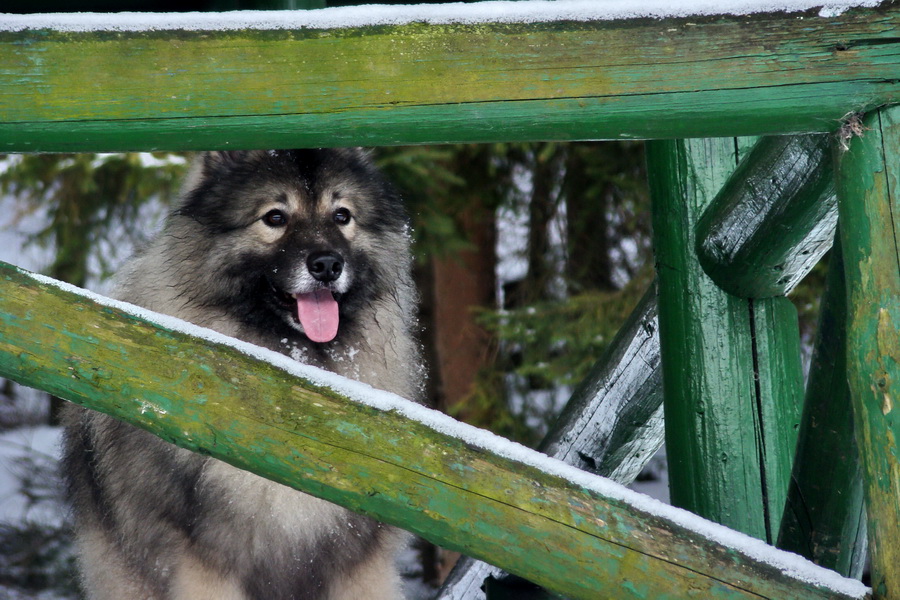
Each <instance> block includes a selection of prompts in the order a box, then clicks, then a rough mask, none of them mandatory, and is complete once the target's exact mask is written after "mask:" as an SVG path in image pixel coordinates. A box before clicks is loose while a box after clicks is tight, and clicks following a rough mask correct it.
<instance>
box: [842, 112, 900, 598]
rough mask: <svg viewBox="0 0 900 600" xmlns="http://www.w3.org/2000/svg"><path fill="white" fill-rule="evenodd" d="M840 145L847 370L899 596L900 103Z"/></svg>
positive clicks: (883, 550)
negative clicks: (843, 148)
mask: <svg viewBox="0 0 900 600" xmlns="http://www.w3.org/2000/svg"><path fill="white" fill-rule="evenodd" d="M862 124H863V126H864V127H865V130H863V131H862V136H861V137H854V138H853V139H852V140H850V144H849V150H848V151H846V152H843V151H841V150H838V167H837V171H838V185H837V190H838V210H839V214H840V223H841V225H840V228H841V238H842V243H843V246H842V247H843V252H844V267H845V273H846V279H847V314H848V322H847V375H848V379H849V381H850V393H851V396H852V398H853V418H854V424H855V427H856V440H857V445H858V446H859V452H860V457H861V460H862V465H863V477H864V480H865V490H866V503H867V512H868V529H869V547H870V550H871V552H872V569H873V573H872V588H873V590H874V592H875V597H876V598H879V599H881V598H883V599H886V600H897V599H900V545H898V544H897V540H898V539H900V108H898V107H892V108H888V109H884V110H879V111H876V112H873V113H871V114H870V115H868V116H867V118H866V119H865V120H864V121H863V123H862Z"/></svg>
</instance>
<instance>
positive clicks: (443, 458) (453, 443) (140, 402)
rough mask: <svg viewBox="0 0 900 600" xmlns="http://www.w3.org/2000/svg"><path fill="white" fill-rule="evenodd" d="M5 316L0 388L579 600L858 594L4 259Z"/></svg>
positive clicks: (0, 275) (853, 587)
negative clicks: (4, 380)
mask: <svg viewBox="0 0 900 600" xmlns="http://www.w3.org/2000/svg"><path fill="white" fill-rule="evenodd" d="M0 321H2V327H0V375H2V376H5V377H10V378H14V379H16V380H17V381H19V382H21V383H24V384H26V385H31V386H37V387H39V388H41V389H44V390H47V391H50V392H52V393H55V394H59V395H61V396H64V397H67V398H69V399H71V400H73V401H77V402H79V403H81V404H83V405H85V406H88V407H91V408H97V409H102V410H104V411H107V412H109V413H111V414H114V415H116V416H117V417H119V418H123V419H125V420H128V421H129V422H131V423H134V424H136V425H138V426H140V427H143V428H146V429H148V430H150V431H153V432H155V433H156V434H157V435H160V436H162V437H163V438H164V439H168V440H170V441H172V442H174V443H178V444H180V445H183V446H184V447H186V448H189V449H191V450H194V451H198V452H204V453H208V454H210V455H212V456H214V457H216V458H220V459H223V460H226V461H228V462H230V463H232V464H235V465H238V466H241V467H244V468H251V469H252V470H254V471H255V472H258V473H260V474H261V475H263V476H266V477H269V478H272V479H274V480H276V481H280V482H282V483H285V484H288V485H292V486H295V487H297V488H298V489H302V490H304V491H307V492H310V493H312V494H315V495H317V496H320V497H323V498H326V499H328V500H331V501H334V502H337V503H339V504H342V505H344V506H347V507H349V508H352V509H354V510H357V511H360V512H363V513H366V514H371V515H374V516H377V517H378V518H380V519H382V520H384V521H387V522H389V523H393V524H396V525H399V526H402V527H406V528H408V529H410V530H412V531H414V532H416V533H419V534H421V535H423V536H425V537H426V538H428V539H430V540H432V541H434V542H436V543H439V544H441V545H444V546H446V547H449V548H453V549H457V550H460V551H462V552H467V553H469V554H471V555H473V556H477V557H481V558H487V559H490V560H491V561H492V562H495V563H496V564H497V565H499V566H502V567H503V568H506V569H508V570H509V571H511V572H514V573H517V574H520V575H522V576H525V577H527V578H529V579H531V580H533V581H536V582H538V583H540V584H541V585H544V586H545V587H547V588H548V589H550V590H553V591H555V592H557V593H561V594H563V595H566V596H569V597H572V598H597V597H601V596H602V597H605V598H654V599H661V600H669V599H671V600H675V599H682V598H686V597H692V596H697V597H703V598H711V599H720V598H729V599H730V598H742V599H748V600H749V599H751V598H752V599H754V600H759V598H771V599H773V600H775V599H778V600H782V599H783V598H798V599H806V598H823V599H824V598H849V597H856V598H861V597H864V596H865V593H866V592H865V588H862V586H861V585H860V584H859V583H858V582H852V581H850V580H845V579H841V578H839V577H837V576H836V575H835V574H833V573H831V572H828V571H824V570H821V571H820V570H817V569H814V568H812V567H811V566H810V567H804V566H800V565H797V564H796V563H782V566H781V567H778V566H775V565H773V561H775V562H777V561H779V560H782V559H783V557H782V555H781V554H780V553H779V552H778V551H776V550H774V549H769V548H767V547H765V546H763V547H762V548H761V549H762V550H763V551H762V552H760V555H759V556H758V558H751V557H749V556H747V555H746V553H748V552H751V550H749V548H751V547H752V546H742V548H744V550H738V549H735V548H734V547H733V545H734V543H735V538H733V537H730V536H733V535H736V534H734V533H733V532H731V533H729V534H728V537H727V539H720V540H718V543H717V542H714V541H713V540H712V539H710V536H715V535H717V534H716V533H715V531H717V530H716V529H715V526H713V525H712V524H708V525H705V526H704V527H707V528H712V529H707V532H706V533H702V532H699V531H697V530H696V529H697V528H692V529H686V528H685V526H686V525H687V523H686V522H682V523H680V524H679V523H678V522H676V521H678V520H679V519H682V518H684V517H683V516H679V515H681V513H679V512H677V511H674V509H669V508H665V507H661V506H659V507H654V506H653V505H644V506H642V507H636V506H635V505H634V504H632V502H631V501H630V500H629V498H630V495H629V494H628V493H627V492H626V490H623V489H619V488H615V487H607V486H611V485H612V484H604V483H603V480H599V479H598V480H594V479H591V480H590V481H588V480H587V479H583V478H582V476H581V475H578V476H577V479H578V481H579V482H578V483H576V482H575V481H573V480H570V479H564V478H562V477H560V476H559V475H558V474H554V473H551V472H550V471H549V470H548V467H547V466H546V465H547V463H541V462H535V463H534V464H529V463H530V462H531V459H530V458H529V457H530V456H531V455H530V454H529V453H528V451H526V450H524V449H521V448H520V449H517V450H515V451H512V450H511V447H509V446H506V445H505V444H503V443H501V442H496V441H495V442H494V443H493V444H492V448H493V449H494V451H487V450H485V449H484V448H482V447H479V445H478V444H477V443H476V442H474V441H473V440H471V439H470V440H469V441H468V442H467V441H465V440H463V439H461V438H459V437H456V436H454V435H450V434H448V433H446V432H443V433H442V432H441V431H439V427H438V425H437V424H438V423H442V424H444V425H445V426H446V425H448V424H449V423H450V420H449V419H448V418H447V417H443V416H441V415H434V414H432V413H420V414H422V415H424V416H423V417H421V418H420V419H418V420H416V419H411V418H409V417H407V416H404V415H402V414H401V412H400V410H399V409H401V408H402V407H403V406H404V405H402V404H399V405H398V404H395V405H394V406H396V407H397V408H396V409H394V410H381V409H378V408H375V407H373V406H371V405H369V404H365V403H362V402H355V401H351V400H348V399H347V398H345V397H342V396H341V394H339V393H337V392H335V391H333V390H330V389H327V388H322V387H317V386H316V385H314V384H311V383H310V382H309V381H306V380H303V379H302V378H299V377H296V376H291V375H290V374H289V373H288V372H287V371H284V370H282V369H280V368H279V367H276V366H274V365H272V364H269V363H263V362H261V361H259V360H255V359H253V358H251V357H249V356H247V355H246V354H244V353H242V352H241V351H239V350H238V348H239V347H240V345H239V344H238V345H231V344H232V343H228V344H226V343H223V342H216V341H210V340H203V339H195V338H191V337H189V336H187V335H185V334H179V333H177V332H175V331H173V330H172V329H167V328H163V327H158V326H154V325H152V324H151V323H149V322H147V321H144V320H142V319H139V318H137V317H135V316H131V315H127V314H123V313H122V311H121V310H119V309H117V308H112V307H104V306H101V305H98V304H96V303H95V302H94V301H93V300H91V299H88V298H85V297H83V296H79V295H76V294H74V293H71V292H69V291H64V290H62V289H60V288H59V287H56V286H49V285H47V284H46V283H44V282H43V281H42V280H38V279H35V278H34V277H33V276H31V275H28V274H26V273H23V272H21V271H19V270H17V269H15V268H13V267H9V266H8V265H4V266H0ZM409 406H413V405H409ZM406 410H411V409H410V408H407V409H406ZM417 410H421V411H424V409H417ZM426 417H427V418H426ZM429 420H431V423H432V424H429V423H428V422H427V421H429ZM457 426H458V425H457ZM502 452H511V453H514V454H515V456H516V457H517V458H515V459H514V458H504V457H503V456H501V455H500V453H502ZM542 465H543V466H542ZM560 468H563V467H562V465H561V466H560ZM563 470H564V468H563ZM576 473H578V472H577V471H573V474H576ZM651 511H652V513H651ZM729 540H731V541H729ZM748 543H749V542H748ZM761 558H764V559H765V561H766V562H762V560H760V559H761ZM798 569H799V571H798ZM810 569H812V570H810ZM801 571H802V573H801ZM828 577H832V578H833V579H828Z"/></svg>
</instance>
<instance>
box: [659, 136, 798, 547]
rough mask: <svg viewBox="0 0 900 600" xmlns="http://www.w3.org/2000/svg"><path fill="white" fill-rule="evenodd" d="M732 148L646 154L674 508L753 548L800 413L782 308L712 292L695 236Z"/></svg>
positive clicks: (773, 506) (766, 528)
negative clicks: (748, 539)
mask: <svg viewBox="0 0 900 600" xmlns="http://www.w3.org/2000/svg"><path fill="white" fill-rule="evenodd" d="M742 145H743V144H742V142H741V141H740V140H734V139H732V138H720V139H708V140H679V141H654V142H650V143H648V144H647V157H648V159H647V160H648V167H649V174H650V188H651V197H652V201H653V235H654V246H655V252H656V262H657V273H658V278H659V327H660V344H661V350H662V360H663V363H662V371H663V385H664V398H665V399H664V405H665V419H666V454H667V456H668V460H669V488H670V492H671V499H672V503H673V504H675V505H677V506H681V507H684V508H687V509H688V510H690V511H692V512H696V513H697V514H700V515H702V516H704V517H706V518H708V519H712V520H714V521H718V522H720V523H723V524H725V525H727V526H729V527H732V528H734V529H738V530H740V531H743V532H745V533H748V534H750V535H753V536H756V537H759V538H760V539H764V540H768V541H772V540H773V539H774V536H775V535H777V532H778V527H779V522H780V519H781V515H782V511H783V507H784V500H785V498H786V495H787V487H788V481H789V479H790V471H791V460H792V458H793V453H794V445H795V443H796V435H797V432H796V427H797V425H798V424H799V419H800V406H801V402H802V394H803V390H802V386H803V380H802V372H801V368H800V352H799V329H798V326H797V316H796V311H795V310H794V309H793V306H792V305H791V304H790V302H789V301H788V300H787V299H785V298H770V299H767V300H746V299H741V298H737V297H735V296H731V295H729V294H727V293H725V292H724V291H722V290H721V289H719V288H718V287H717V286H716V285H715V284H714V283H713V282H712V280H710V279H709V277H708V276H707V275H706V274H705V273H704V272H703V270H702V268H701V267H700V264H699V262H698V260H697V256H696V253H695V252H694V248H695V238H694V232H695V226H696V224H697V221H698V219H699V218H700V215H701V214H702V213H703V211H704V210H705V209H706V207H707V206H708V205H709V204H710V202H711V201H712V199H713V197H714V196H715V195H716V193H717V192H718V191H719V189H720V188H721V187H722V185H723V184H724V183H725V181H726V180H727V178H728V176H729V175H730V174H731V172H732V171H733V170H734V169H735V167H736V165H737V162H738V160H737V159H738V152H739V151H740V149H741V146H742Z"/></svg>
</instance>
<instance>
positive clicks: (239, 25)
mask: <svg viewBox="0 0 900 600" xmlns="http://www.w3.org/2000/svg"><path fill="white" fill-rule="evenodd" d="M879 4H881V0H837V1H835V0H831V1H825V2H823V1H822V0H643V1H642V2H635V1H634V0H556V1H553V0H527V1H520V2H478V3H474V4H463V3H449V4H427V5H424V4H417V5H363V6H348V7H334V8H323V9H319V10H308V11H304V10H298V11H293V10H284V11H236V12H222V13H215V12H204V13H199V12H194V13H117V14H101V13H49V14H31V15H11V14H2V13H0V31H22V30H26V29H53V30H57V31H67V32H73V31H171V30H183V31H230V30H240V29H263V30H278V29H339V28H347V27H365V26H371V25H404V24H407V23H414V22H422V23H429V24H435V25H439V24H455V23H459V24H479V23H539V22H554V21H609V20H615V19H630V18H639V17H651V18H665V17H689V16H708V15H724V14H732V15H748V14H754V13H767V12H799V11H806V10H810V9H815V8H819V9H820V10H819V16H820V17H833V16H836V15H839V14H841V13H842V12H844V11H846V10H848V9H850V8H854V7H873V6H878V5H879Z"/></svg>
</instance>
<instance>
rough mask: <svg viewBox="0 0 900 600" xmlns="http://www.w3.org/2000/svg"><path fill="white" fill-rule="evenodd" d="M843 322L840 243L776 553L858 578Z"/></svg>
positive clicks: (859, 489)
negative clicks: (789, 554)
mask: <svg viewBox="0 0 900 600" xmlns="http://www.w3.org/2000/svg"><path fill="white" fill-rule="evenodd" d="M846 316H847V287H846V285H845V283H844V261H843V257H842V255H841V244H840V241H838V242H837V243H835V245H834V248H833V250H832V251H831V256H830V258H829V263H828V276H827V279H826V282H825V292H824V294H823V296H822V302H821V308H820V311H819V323H818V327H817V331H816V342H815V347H814V349H813V356H812V361H811V363H810V368H809V382H808V383H807V386H806V398H805V400H804V406H803V420H802V422H801V424H800V437H799V440H798V442H797V453H796V455H795V459H794V470H793V475H792V477H791V485H790V489H789V490H788V500H787V504H786V505H785V509H784V518H783V519H782V521H781V531H780V533H779V536H778V547H779V548H783V549H785V550H789V551H791V552H796V553H797V554H801V555H803V556H805V557H807V558H808V559H810V560H812V561H813V562H815V563H816V564H819V565H822V566H823V567H827V568H829V569H833V570H835V571H837V572H839V573H841V574H843V575H846V576H847V577H855V578H860V577H862V574H863V568H864V567H865V562H866V515H865V505H864V502H863V485H862V471H861V467H860V464H859V453H858V452H857V449H856V440H855V439H854V431H853V410H852V407H851V401H850V387H849V384H848V383H847V332H846Z"/></svg>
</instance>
